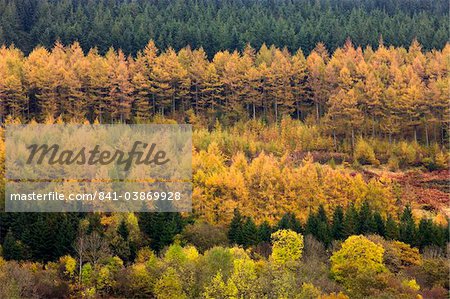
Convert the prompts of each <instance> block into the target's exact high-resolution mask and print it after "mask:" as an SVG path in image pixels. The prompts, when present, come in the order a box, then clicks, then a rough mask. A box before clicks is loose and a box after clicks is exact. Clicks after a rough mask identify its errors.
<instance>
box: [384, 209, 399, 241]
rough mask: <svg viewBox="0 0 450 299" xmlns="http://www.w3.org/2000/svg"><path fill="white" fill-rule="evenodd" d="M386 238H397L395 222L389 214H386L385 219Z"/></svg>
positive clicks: (397, 232)
mask: <svg viewBox="0 0 450 299" xmlns="http://www.w3.org/2000/svg"><path fill="white" fill-rule="evenodd" d="M386 238H387V239H388V240H397V239H398V238H399V231H398V225H397V222H395V220H394V218H392V216H391V215H388V218H387V220H386Z"/></svg>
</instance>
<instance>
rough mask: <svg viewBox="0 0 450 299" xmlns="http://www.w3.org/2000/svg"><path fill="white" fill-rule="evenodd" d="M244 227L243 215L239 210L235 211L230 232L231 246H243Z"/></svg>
mask: <svg viewBox="0 0 450 299" xmlns="http://www.w3.org/2000/svg"><path fill="white" fill-rule="evenodd" d="M242 226H243V219H242V216H241V213H240V212H239V210H238V209H235V210H234V216H233V219H231V223H230V228H229V230H228V240H229V241H230V244H242Z"/></svg>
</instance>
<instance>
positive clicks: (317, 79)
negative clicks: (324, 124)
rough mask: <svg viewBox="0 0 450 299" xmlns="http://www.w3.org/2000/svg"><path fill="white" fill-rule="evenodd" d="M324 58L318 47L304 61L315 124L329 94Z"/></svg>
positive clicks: (321, 49) (321, 50)
mask: <svg viewBox="0 0 450 299" xmlns="http://www.w3.org/2000/svg"><path fill="white" fill-rule="evenodd" d="M326 57H327V56H326V55H325V54H324V52H323V47H319V48H316V49H315V50H313V51H312V52H311V54H309V56H308V58H307V59H306V64H307V67H308V73H309V75H308V85H309V87H310V88H311V91H312V100H313V102H314V106H315V110H316V113H315V114H316V122H317V123H318V122H319V120H320V116H321V110H323V106H324V105H325V104H326V102H327V99H328V94H329V91H328V87H327V83H326V82H325V68H326V60H325V59H326Z"/></svg>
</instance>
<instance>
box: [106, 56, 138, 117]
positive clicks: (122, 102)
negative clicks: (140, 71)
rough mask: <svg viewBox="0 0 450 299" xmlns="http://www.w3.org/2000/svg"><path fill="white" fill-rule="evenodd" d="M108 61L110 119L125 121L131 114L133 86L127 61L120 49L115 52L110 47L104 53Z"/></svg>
mask: <svg viewBox="0 0 450 299" xmlns="http://www.w3.org/2000/svg"><path fill="white" fill-rule="evenodd" d="M130 59H131V58H130ZM106 61H107V63H108V79H109V82H110V83H109V92H108V102H109V104H110V110H109V112H110V115H111V118H112V120H113V121H114V120H119V121H120V122H125V121H126V120H127V119H129V117H130V114H131V102H132V100H131V95H132V93H133V86H132V84H131V82H130V72H129V68H128V64H129V62H128V61H127V58H126V57H125V54H124V53H123V52H122V50H120V49H119V51H117V53H116V52H115V51H114V49H112V48H111V49H110V50H109V51H108V53H106Z"/></svg>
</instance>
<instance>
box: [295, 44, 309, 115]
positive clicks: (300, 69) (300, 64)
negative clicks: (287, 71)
mask: <svg viewBox="0 0 450 299" xmlns="http://www.w3.org/2000/svg"><path fill="white" fill-rule="evenodd" d="M291 80H292V95H293V97H294V101H295V111H296V115H297V119H303V118H304V116H305V115H304V113H303V109H304V108H305V106H307V105H308V100H309V95H308V92H307V85H306V80H307V71H306V59H305V56H304V55H303V52H302V50H301V49H299V50H298V51H297V53H295V55H294V56H293V57H292V78H291Z"/></svg>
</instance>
